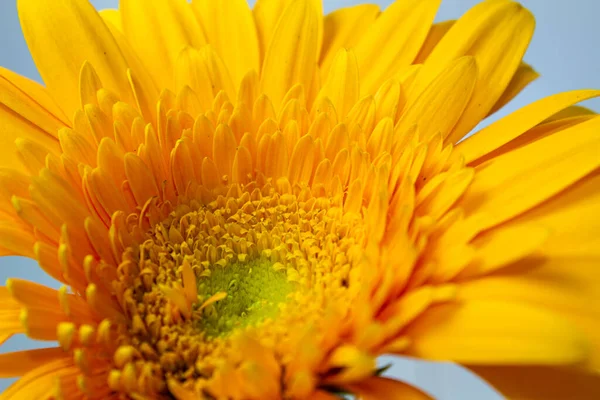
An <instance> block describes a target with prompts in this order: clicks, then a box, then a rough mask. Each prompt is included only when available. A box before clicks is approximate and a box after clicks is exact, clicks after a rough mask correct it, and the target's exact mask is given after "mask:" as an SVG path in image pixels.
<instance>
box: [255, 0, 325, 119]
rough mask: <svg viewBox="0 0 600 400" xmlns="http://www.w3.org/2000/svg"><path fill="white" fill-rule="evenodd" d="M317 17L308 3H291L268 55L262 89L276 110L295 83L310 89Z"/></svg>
mask: <svg viewBox="0 0 600 400" xmlns="http://www.w3.org/2000/svg"><path fill="white" fill-rule="evenodd" d="M317 26H318V16H317V13H316V11H315V10H314V8H313V6H312V5H311V4H310V3H309V1H308V0H297V1H294V2H293V3H291V4H290V5H289V6H288V7H287V8H286V10H285V12H284V13H283V15H282V16H281V20H280V22H279V23H278V25H277V29H276V30H275V33H274V36H273V40H272V41H271V44H270V46H269V49H268V50H267V53H266V55H265V61H264V64H263V68H262V79H261V87H262V90H263V91H264V93H265V94H266V95H268V96H269V98H270V99H271V101H272V102H273V105H274V106H275V108H276V109H278V108H279V106H280V105H281V104H280V103H281V101H282V100H283V97H284V96H285V94H286V93H287V91H288V90H289V88H291V87H293V86H294V85H295V84H297V83H300V84H302V85H304V87H305V88H308V87H310V86H311V82H312V80H313V74H314V70H315V67H316V63H317V52H316V49H317Z"/></svg>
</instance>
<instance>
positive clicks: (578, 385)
mask: <svg viewBox="0 0 600 400" xmlns="http://www.w3.org/2000/svg"><path fill="white" fill-rule="evenodd" d="M470 369H471V370H472V371H473V372H475V373H476V374H477V375H479V376H480V377H481V378H483V379H484V380H486V381H487V382H488V383H489V384H490V385H492V386H493V387H494V388H496V389H497V390H498V391H499V392H500V393H502V394H503V395H504V396H506V398H507V399H518V400H563V399H582V400H583V399H590V400H591V399H598V398H600V376H598V374H597V373H586V372H583V371H578V370H576V369H567V368H549V367H515V366H510V367H481V366H478V367H470Z"/></svg>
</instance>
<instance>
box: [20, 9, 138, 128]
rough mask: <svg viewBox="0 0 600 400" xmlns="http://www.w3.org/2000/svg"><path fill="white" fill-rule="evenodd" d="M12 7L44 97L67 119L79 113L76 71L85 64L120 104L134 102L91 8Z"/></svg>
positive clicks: (111, 42) (118, 58)
mask: <svg viewBox="0 0 600 400" xmlns="http://www.w3.org/2000/svg"><path fill="white" fill-rule="evenodd" d="M17 5H18V9H19V18H20V19H21V26H22V28H23V34H24V35H25V39H26V40H27V44H28V45H29V50H30V51H31V54H32V56H33V60H34V61H35V63H36V65H37V67H38V69H39V71H40V74H41V75H42V78H43V79H44V82H45V83H46V85H47V86H48V91H49V92H50V93H51V94H52V96H53V97H54V98H55V99H56V100H57V102H58V103H59V104H60V107H61V108H62V109H63V110H64V111H65V113H66V114H67V115H68V116H69V117H70V116H72V115H73V113H74V112H75V110H77V109H78V108H79V101H78V96H77V94H78V93H79V92H78V89H79V70H80V68H81V66H82V65H83V63H84V61H88V62H90V63H91V64H92V65H93V66H94V68H95V69H96V72H97V73H98V75H99V77H100V79H101V80H102V82H103V84H104V86H105V87H107V88H109V89H111V90H113V91H115V92H116V93H119V94H121V95H122V96H123V97H124V99H123V100H128V101H133V100H134V99H133V95H132V93H131V90H130V89H129V82H128V80H127V63H126V62H125V59H124V57H123V54H122V53H121V50H120V49H119V46H117V43H116V42H115V39H114V38H113V36H112V35H111V33H110V31H109V30H108V28H107V27H106V25H105V24H104V21H103V20H102V18H101V17H100V16H99V15H98V13H97V12H96V10H95V9H94V7H93V6H92V4H90V3H89V2H87V1H84V0H57V1H45V2H41V3H40V2H38V1H32V0H19V1H18V2H17ZM40 15H43V16H44V18H39V16H40Z"/></svg>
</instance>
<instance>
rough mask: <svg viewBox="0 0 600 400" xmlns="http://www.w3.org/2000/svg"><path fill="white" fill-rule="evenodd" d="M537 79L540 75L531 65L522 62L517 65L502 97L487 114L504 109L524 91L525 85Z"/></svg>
mask: <svg viewBox="0 0 600 400" xmlns="http://www.w3.org/2000/svg"><path fill="white" fill-rule="evenodd" d="M539 77H540V74H538V73H537V72H536V71H535V70H534V69H533V68H532V67H531V65H529V64H526V63H523V62H522V63H521V65H519V68H517V71H516V72H515V74H514V75H513V77H512V79H511V80H510V82H509V83H508V86H507V87H506V89H504V92H503V93H502V96H500V98H499V99H498V101H496V104H494V107H492V109H491V110H490V112H489V114H493V113H495V112H496V111H498V110H499V109H501V108H502V107H504V106H505V105H506V104H508V102H509V101H511V100H512V99H513V98H514V97H515V96H516V95H518V94H519V93H521V91H522V90H523V89H525V87H527V85H529V84H530V83H531V82H533V81H534V80H536V79H537V78H539ZM489 114H488V115H489Z"/></svg>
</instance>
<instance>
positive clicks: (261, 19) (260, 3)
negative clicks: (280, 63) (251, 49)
mask: <svg viewBox="0 0 600 400" xmlns="http://www.w3.org/2000/svg"><path fill="white" fill-rule="evenodd" d="M292 2H293V0H257V1H256V4H255V5H254V9H253V15H254V20H255V22H256V30H257V33H258V40H259V45H260V53H261V62H264V59H265V55H266V53H267V51H268V49H269V47H270V45H271V40H272V39H273V37H274V36H275V29H277V25H278V23H279V19H280V18H281V16H282V15H283V14H284V12H285V10H286V8H287V7H288V6H289V5H290V4H291V3H292ZM309 2H310V5H311V6H312V7H313V9H314V11H315V12H316V13H317V16H318V19H319V20H318V22H317V29H318V30H317V38H318V47H316V50H317V51H319V50H320V48H321V45H320V44H321V43H322V37H323V28H322V19H323V2H322V1H321V0H309ZM317 56H318V53H317Z"/></svg>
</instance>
